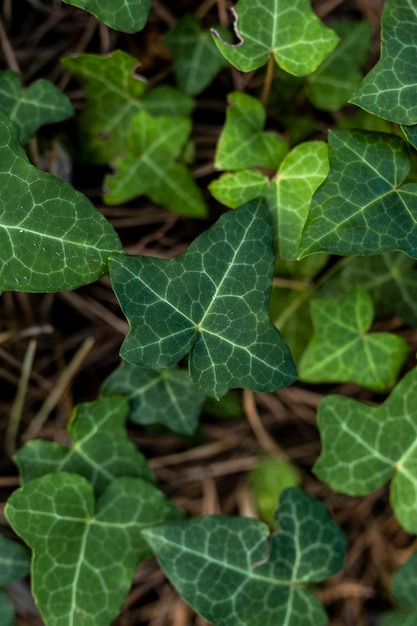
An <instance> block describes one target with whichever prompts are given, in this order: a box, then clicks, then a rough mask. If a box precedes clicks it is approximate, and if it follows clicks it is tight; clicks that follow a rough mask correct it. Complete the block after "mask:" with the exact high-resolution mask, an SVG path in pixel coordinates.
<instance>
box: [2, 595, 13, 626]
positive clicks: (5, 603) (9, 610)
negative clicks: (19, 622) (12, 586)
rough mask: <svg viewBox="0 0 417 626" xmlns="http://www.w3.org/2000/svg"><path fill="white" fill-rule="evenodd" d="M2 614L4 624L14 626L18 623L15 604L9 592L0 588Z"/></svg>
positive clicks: (4, 625)
mask: <svg viewBox="0 0 417 626" xmlns="http://www.w3.org/2000/svg"><path fill="white" fill-rule="evenodd" d="M0 615H1V623H2V626H14V625H15V623H16V620H15V616H14V608H13V604H12V603H11V602H10V600H9V596H8V595H7V593H5V592H4V591H2V590H1V589H0Z"/></svg>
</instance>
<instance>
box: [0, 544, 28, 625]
mask: <svg viewBox="0 0 417 626" xmlns="http://www.w3.org/2000/svg"><path fill="white" fill-rule="evenodd" d="M29 570H30V556H29V553H28V551H27V548H26V547H25V546H22V544H21V543H18V542H17V541H13V539H9V538H8V537H5V536H4V535H0V586H3V585H8V584H9V583H11V582H13V581H14V580H19V579H20V578H24V577H25V576H27V575H28V574H29ZM0 615H1V613H0Z"/></svg>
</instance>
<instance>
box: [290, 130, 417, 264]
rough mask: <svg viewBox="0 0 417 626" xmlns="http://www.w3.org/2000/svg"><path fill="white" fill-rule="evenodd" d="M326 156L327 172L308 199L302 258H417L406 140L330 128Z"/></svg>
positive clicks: (414, 190) (415, 193)
mask: <svg viewBox="0 0 417 626" xmlns="http://www.w3.org/2000/svg"><path fill="white" fill-rule="evenodd" d="M329 160H330V172H329V175H328V176H327V178H326V180H325V182H324V183H323V184H322V185H321V187H319V189H318V190H317V191H316V193H315V194H314V196H313V200H312V202H311V208H310V215H309V218H308V220H307V223H306V226H305V229H304V235H303V239H302V241H301V246H300V250H301V255H300V256H301V257H303V256H306V255H307V254H311V253H313V252H330V253H334V254H343V255H349V254H360V255H365V254H376V253H381V252H390V251H394V250H401V251H403V252H405V253H406V254H408V255H409V256H412V257H417V223H416V222H417V211H416V209H415V206H416V198H417V184H416V183H406V184H402V183H403V181H404V179H405V178H406V176H407V174H408V173H409V171H410V157H409V154H408V152H407V148H406V146H405V144H404V142H403V141H402V140H401V139H400V138H399V137H395V136H393V135H385V134H382V133H370V132H366V131H355V130H334V131H331V132H330V133H329ZM352 181H354V183H353V182H352Z"/></svg>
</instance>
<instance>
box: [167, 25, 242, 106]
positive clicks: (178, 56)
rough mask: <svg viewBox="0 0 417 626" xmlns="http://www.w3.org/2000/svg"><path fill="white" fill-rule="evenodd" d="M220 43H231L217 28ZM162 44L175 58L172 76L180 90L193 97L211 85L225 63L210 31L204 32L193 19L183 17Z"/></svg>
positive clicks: (223, 29)
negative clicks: (223, 40) (221, 40)
mask: <svg viewBox="0 0 417 626" xmlns="http://www.w3.org/2000/svg"><path fill="white" fill-rule="evenodd" d="M218 30H219V31H220V32H221V36H222V38H223V39H226V40H228V39H230V36H229V33H228V31H227V30H226V29H225V28H221V27H219V29H218ZM164 39H165V43H166V44H167V46H168V48H169V49H170V51H171V52H172V54H173V56H174V72H175V77H176V79H177V83H178V85H179V87H180V89H181V90H182V91H183V92H184V93H186V94H188V95H189V96H194V95H196V94H199V93H200V92H201V91H203V90H204V89H205V88H206V87H207V86H208V85H210V84H211V82H212V81H213V79H214V77H215V76H216V74H217V73H218V72H219V71H220V70H221V69H222V68H223V67H226V66H227V61H226V60H225V59H224V57H223V56H222V55H221V54H220V53H219V51H218V50H217V48H216V46H215V45H214V42H213V39H212V37H211V34H210V31H209V30H203V29H202V28H201V26H200V22H199V21H198V20H197V19H196V18H195V17H194V16H193V15H185V16H184V17H182V18H181V19H180V20H179V21H178V22H177V23H176V24H175V26H174V27H173V28H171V30H170V31H169V32H168V33H167V34H166V35H165V37H164Z"/></svg>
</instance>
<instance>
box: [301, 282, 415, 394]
mask: <svg viewBox="0 0 417 626" xmlns="http://www.w3.org/2000/svg"><path fill="white" fill-rule="evenodd" d="M311 316H312V319H313V326H314V329H315V335H314V336H313V338H312V340H311V341H310V343H309V344H308V346H307V349H306V351H305V352H304V354H303V357H302V359H301V361H300V364H299V378H300V380H303V381H306V382H311V383H324V382H326V383H331V382H340V383H341V382H348V381H352V382H356V383H357V384H358V385H361V386H362V387H365V388H366V389H371V390H373V391H379V392H383V391H386V390H387V389H389V388H391V387H393V386H394V384H395V382H396V380H397V377H398V374H399V372H400V370H401V367H402V365H403V363H404V361H405V359H406V358H407V355H408V353H409V350H410V349H409V346H408V344H407V342H406V341H405V340H404V339H402V337H397V336H396V335H394V334H392V333H370V332H368V331H369V329H370V327H371V325H372V320H373V317H374V308H373V304H372V299H371V297H370V296H369V295H368V293H367V292H366V291H364V290H363V289H362V288H361V287H355V288H354V289H352V291H351V292H350V293H349V294H348V295H347V296H346V297H345V299H344V300H337V299H333V298H324V299H317V300H313V301H312V302H311Z"/></svg>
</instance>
